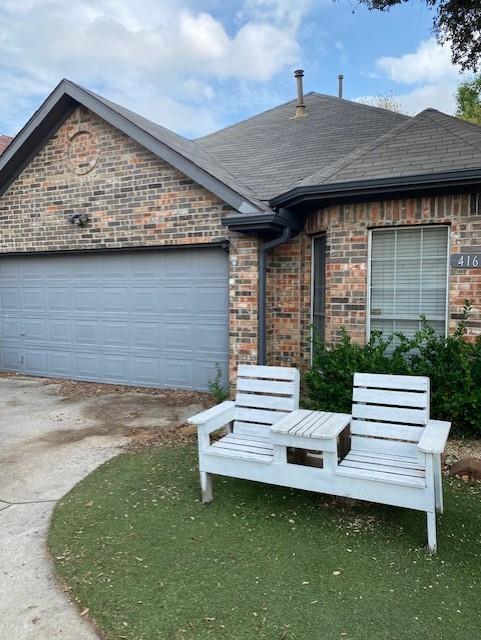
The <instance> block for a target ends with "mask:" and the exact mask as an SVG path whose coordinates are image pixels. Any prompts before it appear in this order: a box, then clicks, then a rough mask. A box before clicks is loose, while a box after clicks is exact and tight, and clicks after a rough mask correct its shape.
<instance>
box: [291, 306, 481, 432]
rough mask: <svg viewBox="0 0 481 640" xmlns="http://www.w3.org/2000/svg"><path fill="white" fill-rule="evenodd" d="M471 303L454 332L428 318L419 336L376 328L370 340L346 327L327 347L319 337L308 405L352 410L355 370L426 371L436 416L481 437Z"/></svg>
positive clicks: (480, 375) (478, 358) (307, 383)
mask: <svg viewBox="0 0 481 640" xmlns="http://www.w3.org/2000/svg"><path fill="white" fill-rule="evenodd" d="M470 313H471V304H470V302H469V301H466V303H465V306H464V310H463V315H462V318H461V320H460V321H459V323H458V326H457V328H456V330H455V332H454V333H452V334H451V335H449V336H447V337H444V336H439V335H437V334H436V333H435V332H434V330H433V329H432V327H430V325H429V324H428V322H427V321H426V319H425V318H424V317H421V329H420V330H419V331H418V332H417V333H416V334H415V336H414V337H413V338H408V337H406V336H405V335H404V334H402V333H395V334H394V335H392V336H390V337H384V336H383V335H382V334H381V333H380V332H373V333H372V335H371V339H370V340H369V342H368V343H367V344H366V345H359V344H356V343H353V342H352V340H351V338H350V336H349V335H348V333H347V331H346V330H343V331H342V336H341V340H340V341H339V342H338V343H336V344H333V345H330V346H327V345H326V344H324V343H323V342H322V340H321V339H320V338H319V336H315V337H314V339H313V358H312V366H311V368H310V369H309V370H308V371H307V372H306V373H305V374H304V376H303V401H302V403H303V406H304V407H306V408H309V409H318V410H324V411H342V412H346V413H350V407H351V401H352V383H353V374H354V373H355V372H363V373H394V374H404V375H423V376H428V377H429V378H430V380H431V417H432V418H436V419H439V420H450V421H451V422H452V425H453V426H452V433H453V434H455V435H463V436H470V437H481V337H478V338H477V339H476V341H475V342H469V341H468V340H466V330H467V327H468V322H469V316H470Z"/></svg>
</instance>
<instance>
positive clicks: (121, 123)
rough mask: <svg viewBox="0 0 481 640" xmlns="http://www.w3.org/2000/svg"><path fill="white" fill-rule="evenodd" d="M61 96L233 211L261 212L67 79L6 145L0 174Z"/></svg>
mask: <svg viewBox="0 0 481 640" xmlns="http://www.w3.org/2000/svg"><path fill="white" fill-rule="evenodd" d="M64 96H69V97H70V98H71V99H73V100H74V101H75V102H77V103H79V104H82V105H83V106H84V107H86V108H87V109H89V110H90V111H92V112H93V113H95V114H96V115H98V116H99V117H100V118H102V119H103V120H105V121H106V122H108V123H109V124H111V125H112V126H113V127H115V128H116V129H119V130H120V131H122V132H123V133H125V134H126V135H128V136H129V137H130V138H132V139H133V140H135V141H136V142H138V143H139V144H140V145H142V146H143V147H145V148H146V149H148V150H149V151H151V152H152V153H154V154H155V155H156V156H158V157H160V158H162V160H164V161H165V162H167V163H168V164H170V165H172V166H173V167H175V168H176V169H178V170H179V171H181V172H182V173H184V174H185V175H186V176H188V177H189V178H191V180H194V182H197V183H198V184H200V185H202V186H203V187H205V188H206V189H207V190H208V191H210V192H211V193H213V194H214V195H216V196H217V197H218V198H220V199H221V200H223V201H224V202H226V203H227V204H228V205H230V206H231V207H233V208H234V209H236V210H237V211H240V212H243V213H256V212H258V211H262V209H260V208H259V207H258V206H256V205H255V204H254V203H253V202H251V201H250V200H249V199H247V198H245V197H244V196H242V195H241V194H239V193H237V192H236V191H235V190H234V189H231V188H230V187H229V186H227V185H226V184H224V183H223V182H222V181H221V180H219V179H218V178H215V177H214V176H212V175H211V174H210V173H208V172H207V171H205V170H204V169H202V168H201V167H199V166H197V165H196V164H195V163H193V162H192V161H190V160H189V159H188V158H186V157H185V156H183V155H182V154H180V153H178V152H177V151H175V150H174V149H171V148H170V147H169V146H167V145H166V144H164V143H163V142H161V141H160V140H157V139H156V138H155V137H154V136H152V135H151V134H149V133H147V132H146V131H144V130H143V129H142V128H141V127H139V126H137V125H136V124H134V123H132V122H130V121H129V120H128V119H127V118H125V117H124V116H122V115H121V114H119V113H116V112H115V111H114V110H112V109H111V108H110V107H108V106H107V105H105V104H103V103H102V102H100V101H99V100H97V99H96V98H95V97H94V96H92V95H90V94H89V93H87V92H85V91H83V90H82V89H81V88H80V87H77V86H76V85H74V84H72V83H70V82H68V81H67V80H63V81H62V82H61V83H60V84H59V85H58V86H57V87H56V89H54V91H53V92H52V93H51V94H50V96H49V97H48V98H47V100H46V101H45V102H44V104H43V105H42V107H41V108H40V109H39V110H38V111H37V112H36V113H35V114H34V115H33V117H32V118H31V119H30V120H29V121H28V122H27V124H26V125H25V127H24V128H23V129H22V130H21V131H20V133H19V134H18V135H17V136H16V137H15V138H14V140H13V141H12V143H10V145H9V147H7V149H6V151H5V153H4V154H3V155H2V158H1V160H0V172H1V171H2V169H3V168H4V167H5V166H6V165H7V164H8V162H9V161H10V160H11V159H13V156H14V155H15V154H16V152H17V151H20V149H22V147H23V145H24V144H27V143H28V140H29V139H30V136H32V135H33V134H35V133H36V132H37V133H39V130H40V129H41V124H42V123H43V122H44V120H45V119H46V118H48V116H49V114H51V113H52V110H54V109H55V107H56V106H57V105H59V104H61V103H62V99H63V98H64ZM72 110H73V108H70V110H69V111H68V113H67V114H66V115H65V117H64V118H63V120H62V122H60V123H59V124H58V126H57V127H56V128H57V129H58V127H59V126H60V125H61V124H62V123H63V122H64V121H65V119H66V118H67V117H68V115H69V114H70V113H71V112H72ZM51 130H52V127H50V128H49V131H51ZM43 133H44V132H43ZM46 140H47V136H46V135H45V133H44V134H43V136H42V141H37V144H32V145H31V147H32V149H31V150H30V151H31V152H30V153H29V154H28V159H27V160H26V161H25V162H22V163H21V164H22V168H23V167H24V166H25V165H26V164H28V162H29V161H30V159H31V158H32V156H33V155H34V154H35V153H36V152H37V151H38V149H39V148H41V146H43V144H45V142H46ZM17 164H20V163H17ZM20 171H21V169H20ZM18 173H19V171H16V173H15V176H16V175H18ZM12 179H14V178H10V179H9V181H8V184H11V182H12ZM7 180H8V178H7ZM3 186H4V185H2V186H1V187H0V193H1V190H3ZM7 186H8V185H7Z"/></svg>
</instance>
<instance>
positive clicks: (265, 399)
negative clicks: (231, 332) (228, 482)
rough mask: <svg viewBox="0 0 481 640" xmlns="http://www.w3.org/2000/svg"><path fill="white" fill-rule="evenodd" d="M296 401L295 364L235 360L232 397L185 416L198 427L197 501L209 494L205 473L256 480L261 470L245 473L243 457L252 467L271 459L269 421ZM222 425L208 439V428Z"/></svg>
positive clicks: (209, 497) (206, 499)
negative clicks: (224, 432) (266, 364)
mask: <svg viewBox="0 0 481 640" xmlns="http://www.w3.org/2000/svg"><path fill="white" fill-rule="evenodd" d="M298 406H299V372H298V371H297V369H294V368H289V367H264V366H256V365H239V368H238V371H237V394H236V399H235V402H232V401H228V400H227V401H225V402H222V403H221V404H218V405H216V406H215V407H212V408H211V409H207V411H203V412H202V413H199V414H197V415H196V416H193V417H192V418H190V419H189V422H190V423H191V424H195V425H197V427H198V445H199V469H200V482H201V489H202V501H203V502H209V501H210V500H212V478H211V473H215V474H218V475H228V476H232V477H239V478H245V477H247V478H248V479H253V480H255V479H260V480H262V479H263V478H262V472H260V477H252V478H251V477H250V476H249V475H247V476H246V475H245V469H246V464H245V463H253V464H254V465H255V467H254V469H255V468H256V467H257V466H258V465H266V464H269V463H271V462H272V460H273V456H274V448H273V446H272V443H271V434H270V429H271V426H272V425H273V424H274V423H275V422H277V421H279V420H282V418H284V417H285V416H286V415H288V414H289V413H290V412H291V411H293V410H294V409H297V408H298ZM222 427H228V431H229V433H227V435H225V436H224V437H222V438H220V439H219V440H215V441H213V442H211V434H212V432H214V431H217V430H218V429H220V428H222ZM248 467H249V465H248ZM253 475H254V476H257V475H258V474H257V473H254V474H253ZM265 482H269V479H267V478H266V479H265Z"/></svg>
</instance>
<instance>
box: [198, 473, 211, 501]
mask: <svg viewBox="0 0 481 640" xmlns="http://www.w3.org/2000/svg"><path fill="white" fill-rule="evenodd" d="M200 490H201V493H202V502H212V499H213V496H212V475H211V474H210V473H206V472H205V471H201V472H200Z"/></svg>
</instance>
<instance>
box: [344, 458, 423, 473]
mask: <svg viewBox="0 0 481 640" xmlns="http://www.w3.org/2000/svg"><path fill="white" fill-rule="evenodd" d="M341 467H349V468H350V469H366V470H367V471H382V472H384V473H394V474H395V475H401V476H410V477H413V478H424V477H425V475H426V472H425V471H424V469H413V468H412V467H395V466H393V465H390V464H379V463H374V462H359V461H357V460H354V459H352V458H351V457H350V456H347V458H345V459H344V460H343V461H342V462H341Z"/></svg>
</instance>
